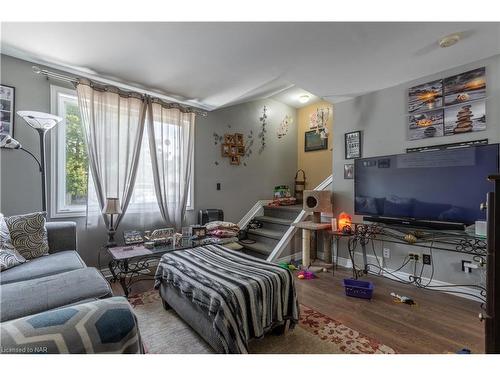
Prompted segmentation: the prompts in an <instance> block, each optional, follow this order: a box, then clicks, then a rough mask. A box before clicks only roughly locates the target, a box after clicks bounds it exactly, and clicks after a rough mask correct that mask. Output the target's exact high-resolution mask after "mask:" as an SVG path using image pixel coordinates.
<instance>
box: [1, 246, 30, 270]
mask: <svg viewBox="0 0 500 375" xmlns="http://www.w3.org/2000/svg"><path fill="white" fill-rule="evenodd" d="M24 262H26V259H24V257H23V256H22V255H21V254H19V253H18V252H17V251H16V250H14V249H5V248H0V272H2V271H5V270H8V269H9V268H12V267H15V266H18V265H20V264H23V263H24Z"/></svg>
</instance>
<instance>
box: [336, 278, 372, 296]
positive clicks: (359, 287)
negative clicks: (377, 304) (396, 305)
mask: <svg viewBox="0 0 500 375" xmlns="http://www.w3.org/2000/svg"><path fill="white" fill-rule="evenodd" d="M342 284H343V285H344V288H345V295H346V296H349V297H356V298H364V299H372V295H373V284H372V283H371V282H369V281H361V280H353V279H344V281H343V283H342Z"/></svg>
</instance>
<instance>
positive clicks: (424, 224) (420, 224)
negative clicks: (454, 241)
mask: <svg viewBox="0 0 500 375" xmlns="http://www.w3.org/2000/svg"><path fill="white" fill-rule="evenodd" d="M363 221H368V222H372V223H382V224H389V225H401V226H407V227H409V228H425V229H435V230H457V231H463V230H464V229H465V225H464V224H462V223H448V222H444V221H419V220H414V219H395V218H390V217H380V216H363Z"/></svg>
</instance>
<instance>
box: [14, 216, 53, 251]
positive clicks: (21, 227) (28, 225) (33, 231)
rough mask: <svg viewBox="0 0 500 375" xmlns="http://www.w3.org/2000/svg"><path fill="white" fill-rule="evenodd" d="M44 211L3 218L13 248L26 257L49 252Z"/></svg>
mask: <svg viewBox="0 0 500 375" xmlns="http://www.w3.org/2000/svg"><path fill="white" fill-rule="evenodd" d="M46 215H47V213H46V212H35V213H32V214H27V215H17V216H11V217H8V218H6V219H5V222H6V223H7V227H8V229H9V233H10V239H11V242H12V245H13V246H14V248H15V249H16V250H17V251H18V252H19V254H21V255H22V256H23V257H24V258H26V259H33V258H38V257H40V256H42V255H47V254H48V253H49V243H48V239H47V229H46V228H45V216H46Z"/></svg>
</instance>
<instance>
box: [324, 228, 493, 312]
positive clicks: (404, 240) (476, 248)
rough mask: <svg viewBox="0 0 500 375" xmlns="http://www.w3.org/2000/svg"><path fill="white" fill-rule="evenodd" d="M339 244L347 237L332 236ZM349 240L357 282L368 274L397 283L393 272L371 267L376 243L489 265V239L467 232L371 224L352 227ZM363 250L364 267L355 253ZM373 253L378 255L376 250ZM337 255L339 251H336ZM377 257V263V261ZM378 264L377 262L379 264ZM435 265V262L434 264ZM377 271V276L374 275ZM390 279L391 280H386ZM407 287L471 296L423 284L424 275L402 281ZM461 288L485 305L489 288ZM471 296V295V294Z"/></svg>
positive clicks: (374, 266) (412, 275)
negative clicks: (453, 255)
mask: <svg viewBox="0 0 500 375" xmlns="http://www.w3.org/2000/svg"><path fill="white" fill-rule="evenodd" d="M332 235H333V236H334V237H335V239H336V240H338V239H340V238H341V237H345V236H346V234H345V233H342V234H341V233H337V234H336V233H335V232H334V233H332ZM347 236H348V251H349V257H350V260H351V263H352V265H353V271H352V272H353V278H355V279H357V278H359V277H362V276H364V275H366V274H371V275H376V276H383V277H388V278H391V279H394V274H393V272H391V270H388V269H386V268H383V267H382V266H381V265H380V264H373V263H369V261H368V258H369V255H368V251H367V250H368V249H369V248H371V246H370V247H367V246H368V245H370V244H372V243H373V242H374V241H382V242H389V243H395V244H402V245H408V246H414V247H421V248H426V249H429V250H430V251H431V252H432V251H434V250H436V251H448V252H455V253H460V254H468V255H471V256H472V258H473V260H474V261H475V262H477V263H479V264H481V265H484V264H486V256H487V251H486V248H487V244H486V239H485V238H483V237H478V236H475V235H470V234H468V233H466V232H465V231H463V230H462V231H440V230H431V229H422V228H414V227H413V228H412V227H407V226H397V225H387V224H369V223H353V224H352V233H351V234H349V235H347ZM358 245H359V246H360V247H361V255H362V257H363V264H362V265H358V264H356V261H355V255H354V254H355V251H356V249H357V247H358ZM372 251H373V252H375V250H374V248H372ZM337 255H338V247H337ZM378 258H379V257H378V255H377V256H376V259H378ZM377 262H378V261H377ZM431 262H434V259H432V260H431ZM374 270H375V271H377V272H374ZM387 275H389V276H387ZM399 281H402V282H404V283H406V284H413V285H415V286H416V287H419V288H426V289H432V290H435V291H443V292H453V293H457V294H468V293H467V292H464V291H463V290H458V289H456V290H453V289H452V288H453V287H455V288H456V287H458V285H451V284H450V285H446V286H441V285H440V286H437V285H432V284H431V281H432V279H431V280H430V281H423V280H422V277H421V274H420V275H418V274H417V273H414V274H411V275H410V276H409V279H408V280H399ZM460 286H461V287H465V286H467V287H469V288H473V289H475V290H477V291H478V293H477V294H474V295H473V296H474V297H475V298H477V299H479V300H480V301H481V302H482V303H484V302H486V287H485V286H483V285H475V284H471V285H460ZM469 295H470V294H469Z"/></svg>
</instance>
